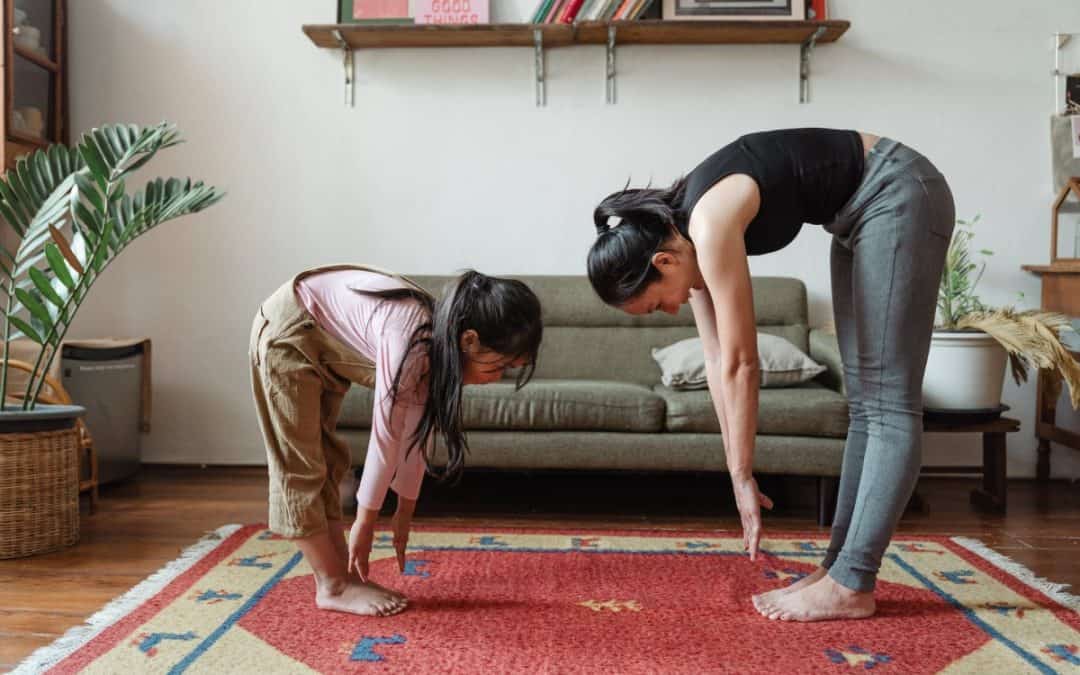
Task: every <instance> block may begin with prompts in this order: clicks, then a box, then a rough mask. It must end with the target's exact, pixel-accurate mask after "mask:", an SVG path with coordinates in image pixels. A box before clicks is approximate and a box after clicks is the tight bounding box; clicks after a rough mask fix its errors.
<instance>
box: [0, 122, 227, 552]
mask: <svg viewBox="0 0 1080 675" xmlns="http://www.w3.org/2000/svg"><path fill="white" fill-rule="evenodd" d="M180 142H181V139H180V135H179V133H178V132H177V130H176V128H175V126H173V125H172V124H169V123H167V122H162V123H161V124H158V125H156V126H151V127H146V128H139V127H137V126H133V125H115V126H105V127H102V128H100V129H93V130H91V131H90V132H88V133H87V134H85V135H84V136H83V137H82V138H81V139H80V140H79V142H78V143H77V144H76V145H74V146H72V147H67V146H63V145H53V146H51V147H49V148H47V149H44V150H38V151H36V152H34V153H33V154H31V155H29V156H28V157H25V158H22V159H20V160H19V161H18V162H17V163H16V165H15V167H14V168H13V169H11V170H10V171H8V172H7V173H5V174H4V175H3V177H0V216H2V217H3V219H4V221H5V223H6V227H4V232H3V235H2V236H0V285H2V287H3V293H2V294H0V302H3V303H5V306H4V312H3V315H4V329H3V331H4V349H3V354H2V357H0V391H2V392H4V393H5V394H6V395H5V396H0V558H12V557H18V556H25V555H31V554H35V553H43V552H45V551H50V550H55V549H57V548H61V547H63V546H67V545H71V544H74V543H75V541H77V540H78V532H79V504H78V483H79V470H78V447H79V432H78V429H77V428H76V423H77V421H78V418H79V417H80V416H81V415H82V413H83V409H82V408H80V407H78V406H70V405H69V406H63V405H48V402H49V401H51V400H56V398H57V397H56V395H55V394H56V392H53V394H52V395H50V394H49V392H48V391H47V390H46V386H47V384H48V381H49V380H50V379H51V378H49V377H48V375H47V373H48V371H49V366H50V364H51V363H52V361H53V359H54V358H55V357H56V354H57V352H58V351H59V349H60V345H61V344H62V342H63V339H64V336H65V334H66V333H67V330H68V328H69V327H70V326H71V324H72V321H73V320H74V318H75V314H76V313H77V311H78V309H79V307H80V306H81V305H82V303H83V301H84V300H85V299H86V295H87V293H88V292H89V290H90V288H91V286H92V285H93V283H94V281H96V280H97V279H98V277H99V276H101V273H102V272H103V271H104V270H105V268H106V267H107V266H108V265H109V263H110V262H112V261H113V260H114V259H115V258H116V256H117V255H119V254H120V252H121V251H123V250H124V249H125V248H126V247H127V246H128V244H130V243H131V242H132V241H133V240H134V239H135V238H136V237H138V236H139V235H141V234H143V233H145V232H147V231H148V230H150V229H151V228H153V227H155V226H157V225H159V224H161V223H163V222H165V221H167V220H171V219H173V218H177V217H180V216H183V215H186V214H189V213H195V212H197V211H201V210H203V209H205V208H207V207H208V206H210V205H212V204H214V203H215V202H217V201H218V200H219V199H221V197H222V196H223V194H222V193H221V192H220V191H219V190H217V189H216V188H214V187H211V186H208V185H204V184H203V183H202V182H192V181H191V180H190V179H178V178H170V179H168V180H165V179H161V178H156V179H153V180H151V181H149V182H148V183H147V184H146V185H145V186H144V187H142V188H140V189H138V190H136V191H134V192H132V193H130V194H129V192H128V190H127V185H126V181H127V179H129V178H130V177H131V175H132V173H133V172H135V171H136V170H137V169H139V168H141V167H142V166H144V165H145V164H146V163H147V162H149V161H150V160H151V159H153V157H154V155H156V154H157V152H158V151H159V150H163V149H165V148H169V147H172V146H174V145H176V144H178V143H180ZM16 339H19V340H20V341H21V342H23V343H26V342H29V343H30V344H32V345H34V349H33V352H34V354H33V356H32V357H31V359H30V362H29V364H26V363H23V362H21V361H16V360H15V359H14V355H13V353H12V349H11V347H12V343H13V342H14V341H15V340H16ZM15 370H22V371H25V376H24V377H23V378H22V379H23V380H24V381H25V386H20V387H18V388H17V389H16V388H15V387H13V386H12V385H13V383H14V378H13V377H10V376H11V375H12V374H13V371H15Z"/></svg>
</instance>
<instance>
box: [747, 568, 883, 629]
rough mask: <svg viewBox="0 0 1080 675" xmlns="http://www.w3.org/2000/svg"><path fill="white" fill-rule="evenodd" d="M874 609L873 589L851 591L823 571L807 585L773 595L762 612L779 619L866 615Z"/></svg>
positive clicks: (838, 617) (852, 617) (856, 616)
mask: <svg viewBox="0 0 1080 675" xmlns="http://www.w3.org/2000/svg"><path fill="white" fill-rule="evenodd" d="M876 609H877V606H876V604H875V603H874V593H873V592H872V591H866V592H859V591H853V590H851V589H850V588H847V587H845V586H841V585H840V584H838V583H836V582H835V581H833V580H832V577H829V576H828V575H826V576H824V577H822V578H821V579H818V580H817V581H816V582H814V583H812V584H810V585H809V586H805V587H803V588H802V589H800V590H798V591H794V592H791V593H787V594H786V595H782V596H780V597H779V598H776V599H775V601H774V602H773V607H772V608H771V609H770V610H769V611H768V612H767V613H766V614H765V616H767V617H768V618H770V619H773V620H776V619H779V620H781V621H828V620H830V619H865V618H866V617H868V616H872V615H873V614H874V611H875V610H876Z"/></svg>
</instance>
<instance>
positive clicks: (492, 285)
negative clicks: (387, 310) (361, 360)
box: [368, 270, 544, 481]
mask: <svg viewBox="0 0 1080 675" xmlns="http://www.w3.org/2000/svg"><path fill="white" fill-rule="evenodd" d="M368 293H369V294H371V295H376V296H378V297H380V298H382V299H383V300H402V299H406V298H412V299H414V300H416V301H417V302H419V303H420V304H421V305H422V306H423V307H424V308H426V309H427V310H428V312H429V316H430V317H431V319H430V320H428V321H425V322H424V323H422V324H421V325H419V326H417V327H416V329H415V330H414V331H413V333H412V335H411V336H410V337H409V348H408V349H407V350H406V352H405V355H404V356H403V357H402V359H401V363H400V364H398V369H397V373H396V374H395V375H394V387H393V400H394V401H395V402H396V401H397V398H398V395H399V394H400V392H399V388H400V384H401V378H402V373H403V372H404V371H405V363H406V361H407V360H408V359H409V358H410V356H412V355H414V354H417V353H426V354H427V357H428V371H427V385H428V392H427V394H428V395H427V400H426V402H425V403H424V412H423V414H422V415H421V416H420V421H419V422H418V423H417V425H416V429H415V430H414V431H413V434H412V439H411V440H412V443H411V444H410V449H409V451H410V452H411V451H412V448H414V447H421V448H423V453H424V460H425V461H426V463H427V469H428V473H429V474H431V475H433V476H436V477H437V478H439V479H440V480H450V481H453V480H456V479H458V478H459V477H460V476H461V471H462V470H463V469H464V468H465V452H467V451H468V447H469V444H468V440H467V439H466V437H465V428H464V424H463V421H462V415H461V391H462V386H463V385H464V374H465V373H464V366H465V364H464V359H465V356H464V354H463V353H462V350H461V335H462V334H463V333H464V332H465V331H467V330H469V329H472V330H475V331H476V333H477V335H478V336H479V338H480V344H481V345H482V346H484V347H486V348H488V349H490V350H493V351H494V352H496V353H498V354H499V355H501V356H503V357H505V358H506V359H508V360H509V361H516V360H518V359H522V358H524V359H525V361H526V363H525V365H524V366H522V367H521V368H520V369H519V370H518V372H517V381H516V385H517V388H518V389H521V388H522V387H524V386H525V384H526V383H528V381H529V380H530V379H531V378H532V375H533V372H534V371H535V370H536V355H537V352H539V351H540V340H541V339H542V338H543V330H544V328H543V323H542V322H541V319H540V300H539V298H537V297H536V294H535V293H533V292H532V290H531V289H530V288H529V287H528V286H526V285H525V284H524V283H522V282H520V281H517V280H516V279H502V278H499V277H489V276H487V275H485V274H481V273H480V272H477V271H475V270H468V271H466V272H464V273H463V274H462V275H461V276H459V277H458V278H457V279H455V280H454V281H452V282H450V283H449V284H447V285H446V287H445V288H444V289H443V295H442V297H441V298H439V299H438V300H434V299H433V298H432V297H431V296H430V295H428V294H427V293H422V292H420V291H418V290H416V289H414V288H395V289H390V290H386V291H369V292H368ZM437 437H441V438H442V440H443V442H444V443H445V444H446V451H447V461H446V467H445V468H443V469H441V470H440V469H438V468H436V467H435V466H434V465H433V460H434V454H435V443H433V442H432V440H433V439H434V438H437Z"/></svg>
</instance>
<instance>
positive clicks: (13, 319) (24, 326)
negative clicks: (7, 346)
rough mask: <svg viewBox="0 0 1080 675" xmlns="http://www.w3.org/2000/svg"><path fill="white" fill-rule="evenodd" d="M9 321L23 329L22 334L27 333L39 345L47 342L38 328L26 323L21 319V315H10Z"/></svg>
mask: <svg viewBox="0 0 1080 675" xmlns="http://www.w3.org/2000/svg"><path fill="white" fill-rule="evenodd" d="M8 321H10V322H11V325H13V326H15V327H16V328H18V329H19V330H20V331H22V334H23V335H25V336H26V337H27V338H29V339H30V340H32V341H34V342H36V343H37V344H39V345H44V344H45V341H44V340H42V339H41V336H40V335H38V332H37V331H36V330H34V329H33V328H31V327H30V326H28V325H27V324H26V322H25V321H23V320H22V319H20V318H19V317H17V316H12V315H8Z"/></svg>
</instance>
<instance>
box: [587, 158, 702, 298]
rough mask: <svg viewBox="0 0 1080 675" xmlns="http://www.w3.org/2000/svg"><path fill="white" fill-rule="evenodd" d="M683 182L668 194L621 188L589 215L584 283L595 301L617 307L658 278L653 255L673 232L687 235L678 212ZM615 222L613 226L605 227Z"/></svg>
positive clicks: (676, 182) (665, 190)
mask: <svg viewBox="0 0 1080 675" xmlns="http://www.w3.org/2000/svg"><path fill="white" fill-rule="evenodd" d="M685 192H686V179H685V178H680V179H679V180H677V181H675V182H674V183H673V184H672V185H671V187H669V188H667V189H658V188H650V187H645V188H635V189H628V188H623V189H622V190H619V191H618V192H614V193H612V194H610V195H608V196H607V197H605V198H604V200H603V201H602V202H600V204H599V205H598V206H597V207H596V210H594V211H593V222H594V223H595V224H596V235H597V236H596V241H595V242H593V245H592V248H590V249H589V259H588V270H589V281H590V282H592V287H593V290H595V291H596V294H597V295H599V296H600V299H601V300H603V301H604V302H606V303H607V304H609V305H614V306H616V307H617V306H619V305H622V304H623V303H625V302H627V301H628V300H630V299H632V298H634V297H636V296H637V295H638V294H639V293H641V292H642V291H643V290H645V287H646V286H648V285H649V284H651V283H652V282H654V281H656V280H657V279H659V278H660V272H659V270H657V269H656V267H655V266H654V265H653V264H652V257H653V254H654V253H656V252H657V251H659V250H660V249H661V247H662V246H663V243H664V242H665V241H666V240H667V239H668V238H669V237H670V236H671V235H672V234H673V233H675V232H685V231H686V218H687V216H686V213H685V212H684V211H683V209H682V200H683V195H684V193H685ZM613 217H614V218H618V219H619V221H620V222H619V223H617V224H616V226H615V227H612V226H611V224H610V223H609V222H608V221H609V220H610V219H611V218H613Z"/></svg>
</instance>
